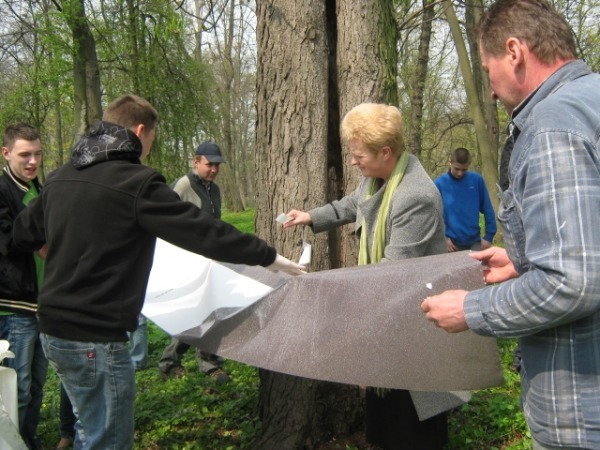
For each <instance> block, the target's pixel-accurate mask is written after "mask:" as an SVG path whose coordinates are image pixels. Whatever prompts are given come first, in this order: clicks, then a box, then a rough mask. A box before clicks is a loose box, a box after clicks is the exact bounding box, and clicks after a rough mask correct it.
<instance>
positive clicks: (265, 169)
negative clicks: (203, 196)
mask: <svg viewBox="0 0 600 450" xmlns="http://www.w3.org/2000/svg"><path fill="white" fill-rule="evenodd" d="M392 17H393V16H392V13H391V3H390V2H389V1H383V0H382V1H379V0H372V1H368V2H366V1H365V2H354V1H350V0H347V1H338V2H335V1H334V0H328V1H326V2H322V1H317V0H300V1H295V2H290V1H288V0H270V1H268V2H267V1H261V0H259V1H258V2H257V44H258V67H257V110H258V115H257V127H256V135H257V145H256V148H257V157H256V173H257V185H256V230H257V233H258V234H259V235H260V236H261V237H262V238H264V239H266V240H267V241H268V242H270V243H271V244H273V245H275V246H276V247H277V249H278V251H279V252H280V253H282V254H284V255H285V256H286V257H288V258H291V259H293V260H297V259H298V258H299V256H300V253H301V243H302V238H303V237H304V238H305V239H306V240H307V241H309V242H310V243H311V244H312V255H313V259H312V262H311V265H310V270H311V271H317V270H326V269H330V268H334V267H342V266H346V265H354V264H356V250H355V249H356V243H355V239H354V236H353V234H352V230H353V227H346V229H344V230H342V232H341V233H330V234H329V236H327V234H326V233H322V234H319V235H314V234H313V233H312V232H311V231H310V230H308V229H306V230H302V229H300V228H299V227H298V228H293V229H291V230H285V231H284V230H283V229H282V228H281V227H280V226H277V224H276V223H275V222H274V218H275V217H276V216H277V215H278V214H279V213H281V212H287V211H289V210H290V209H293V208H294V209H301V210H305V211H306V210H309V209H311V208H314V207H316V206H321V205H323V204H325V203H327V202H329V201H331V200H333V199H336V198H339V197H341V196H343V195H345V194H346V193H349V192H351V191H352V190H354V188H355V187H356V185H357V182H358V179H359V173H357V171H356V170H353V169H352V168H351V167H350V160H349V156H348V154H347V151H343V150H342V148H341V145H340V137H339V122H340V119H341V117H342V116H343V115H344V114H345V113H346V112H347V111H348V110H349V109H351V108H352V107H353V106H355V105H356V104H358V103H361V102H363V101H373V102H379V101H385V100H387V101H389V102H391V103H392V104H394V103H395V102H396V101H397V95H396V89H395V86H396V76H395V64H396V59H395V58H394V54H395V53H394V49H395V45H396V28H395V26H393V19H392ZM384 43H385V44H384ZM390 47H391V49H390ZM391 60H393V64H389V62H390V61H391ZM290 357H293V355H290ZM260 380H261V385H260V394H259V415H260V419H261V421H262V424H263V426H262V431H261V434H260V436H258V437H257V440H256V442H255V443H254V448H260V449H262V450H269V449H278V450H279V449H286V450H287V449H303V448H309V449H310V448H317V447H318V445H319V443H322V442H324V441H326V440H329V439H330V438H331V437H332V436H334V435H342V434H347V433H350V432H352V431H355V430H356V429H357V427H359V426H360V425H362V423H363V415H362V413H363V406H362V397H361V393H360V391H359V389H358V387H356V386H347V385H339V384H335V383H325V382H320V381H316V380H309V379H303V378H298V377H293V376H289V375H283V374H279V373H273V372H268V371H264V370H261V371H260Z"/></svg>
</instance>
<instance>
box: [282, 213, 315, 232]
mask: <svg viewBox="0 0 600 450" xmlns="http://www.w3.org/2000/svg"><path fill="white" fill-rule="evenodd" d="M287 216H288V217H289V218H290V220H288V221H287V222H286V223H284V224H283V228H291V227H295V226H296V225H310V224H312V219H311V218H310V214H308V213H307V212H304V211H298V210H297V209H292V210H291V211H290V212H289V213H287Z"/></svg>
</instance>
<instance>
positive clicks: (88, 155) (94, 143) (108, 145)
mask: <svg viewBox="0 0 600 450" xmlns="http://www.w3.org/2000/svg"><path fill="white" fill-rule="evenodd" d="M141 155H142V142H141V141H140V140H139V139H138V137H137V136H136V135H135V133H133V131H131V130H129V129H128V128H125V127H122V126H121V125H116V124H114V123H110V122H98V123H97V124H96V125H94V127H93V128H91V129H90V130H89V131H88V132H87V133H86V134H85V135H83V137H82V138H81V139H80V140H79V142H77V143H76V144H75V145H74V146H73V148H72V149H71V164H73V166H74V167H75V168H76V169H84V168H86V167H89V166H92V165H94V164H97V163H100V162H105V161H112V160H115V159H126V160H130V161H132V162H137V163H139V164H141V162H140V156H141Z"/></svg>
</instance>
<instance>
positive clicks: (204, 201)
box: [158, 141, 230, 384]
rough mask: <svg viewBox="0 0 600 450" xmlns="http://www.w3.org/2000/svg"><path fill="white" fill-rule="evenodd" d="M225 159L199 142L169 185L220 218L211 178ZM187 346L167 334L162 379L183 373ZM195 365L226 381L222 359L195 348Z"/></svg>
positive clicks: (217, 150) (218, 193) (211, 144)
mask: <svg viewBox="0 0 600 450" xmlns="http://www.w3.org/2000/svg"><path fill="white" fill-rule="evenodd" d="M224 162H225V158H223V154H222V153H221V149H220V148H219V146H218V145H217V144H215V143H214V142H212V141H206V142H202V143H201V144H200V145H199V146H198V148H197V149H196V155H195V156H194V168H193V169H192V170H191V171H190V172H189V173H188V174H187V175H185V176H183V177H181V178H180V179H179V180H177V182H176V183H175V185H174V186H173V189H174V190H175V192H177V193H178V194H179V197H181V199H182V200H185V201H188V202H191V203H193V204H195V205H196V206H197V207H198V208H200V209H202V210H203V211H205V212H207V213H209V214H210V215H212V216H213V217H216V218H217V219H220V218H221V190H220V189H219V186H218V185H217V184H216V183H215V182H214V181H215V178H216V177H217V175H218V174H219V165H220V164H221V163H224ZM189 348H190V346H189V345H188V344H186V343H184V342H181V341H179V340H178V339H175V338H171V343H170V344H169V345H168V346H167V347H166V348H165V350H164V351H163V354H162V356H161V358H160V361H159V362H158V369H159V375H160V377H161V378H162V379H165V378H168V377H180V376H182V375H183V374H184V369H183V365H182V363H181V357H182V355H183V354H184V353H185V352H186V351H187V350H188V349H189ZM196 356H197V359H198V366H199V367H200V370H201V371H202V372H204V373H205V374H207V375H209V376H211V377H212V378H214V379H215V380H216V382H217V384H222V383H226V382H227V381H229V379H230V378H229V376H228V375H227V374H226V373H225V372H224V371H223V370H222V365H223V360H222V359H221V358H220V357H219V356H217V355H213V354H210V353H207V352H203V351H200V350H199V349H197V351H196Z"/></svg>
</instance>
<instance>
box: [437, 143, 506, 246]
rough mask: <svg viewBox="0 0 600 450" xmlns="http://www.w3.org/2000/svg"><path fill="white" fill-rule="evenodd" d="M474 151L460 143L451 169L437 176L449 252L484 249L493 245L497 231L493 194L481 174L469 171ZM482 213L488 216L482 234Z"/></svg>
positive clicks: (452, 160)
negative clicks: (480, 216) (470, 151)
mask: <svg viewBox="0 0 600 450" xmlns="http://www.w3.org/2000/svg"><path fill="white" fill-rule="evenodd" d="M470 165H471V154H470V153H469V150H467V149H466V148H462V147H459V148H457V149H455V150H454V151H453V152H452V153H451V155H450V169H449V170H448V172H446V173H445V174H443V175H440V176H439V177H438V178H436V179H435V181H434V183H435V185H436V186H437V188H438V190H439V191H440V194H441V195H442V202H443V204H444V224H445V225H446V245H447V246H448V251H449V252H456V251H460V250H484V249H486V248H489V247H491V245H492V241H493V239H494V235H495V234H496V218H495V215H494V207H493V206H492V202H491V201H490V194H489V193H488V190H487V187H486V186H485V182H484V181H483V178H482V177H481V175H479V174H478V173H475V172H469V166H470ZM479 213H482V214H483V216H484V219H485V234H484V236H483V237H481V229H480V227H479Z"/></svg>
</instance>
